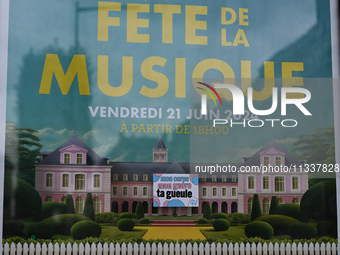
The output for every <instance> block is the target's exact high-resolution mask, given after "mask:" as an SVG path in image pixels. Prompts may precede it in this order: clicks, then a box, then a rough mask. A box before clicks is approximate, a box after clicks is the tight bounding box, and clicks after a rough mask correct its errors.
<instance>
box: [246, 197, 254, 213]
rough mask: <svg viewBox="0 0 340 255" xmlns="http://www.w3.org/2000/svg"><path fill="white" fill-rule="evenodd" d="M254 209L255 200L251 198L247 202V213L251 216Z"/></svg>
mask: <svg viewBox="0 0 340 255" xmlns="http://www.w3.org/2000/svg"><path fill="white" fill-rule="evenodd" d="M252 208H253V198H249V199H248V201H247V213H248V214H251V209H252Z"/></svg>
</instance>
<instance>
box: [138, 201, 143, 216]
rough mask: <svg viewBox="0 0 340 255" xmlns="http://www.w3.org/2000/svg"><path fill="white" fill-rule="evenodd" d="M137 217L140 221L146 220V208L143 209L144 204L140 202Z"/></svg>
mask: <svg viewBox="0 0 340 255" xmlns="http://www.w3.org/2000/svg"><path fill="white" fill-rule="evenodd" d="M136 215H137V218H138V219H142V218H144V208H143V205H142V202H141V201H139V202H138V203H137V207H136Z"/></svg>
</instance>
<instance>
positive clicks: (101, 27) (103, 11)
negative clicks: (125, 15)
mask: <svg viewBox="0 0 340 255" xmlns="http://www.w3.org/2000/svg"><path fill="white" fill-rule="evenodd" d="M109 11H120V3H112V2H102V1H99V2H98V39H97V40H98V41H108V40H109V26H120V19H119V18H117V17H110V16H109Z"/></svg>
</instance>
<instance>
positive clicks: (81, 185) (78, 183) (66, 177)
mask: <svg viewBox="0 0 340 255" xmlns="http://www.w3.org/2000/svg"><path fill="white" fill-rule="evenodd" d="M53 178H54V175H53V174H46V182H45V186H46V188H53V183H54V181H53ZM61 180H62V182H61V187H62V188H69V187H70V174H62V178H61ZM92 180H93V188H100V186H101V185H100V174H94V175H93V177H92ZM85 187H86V176H85V174H75V175H74V190H85Z"/></svg>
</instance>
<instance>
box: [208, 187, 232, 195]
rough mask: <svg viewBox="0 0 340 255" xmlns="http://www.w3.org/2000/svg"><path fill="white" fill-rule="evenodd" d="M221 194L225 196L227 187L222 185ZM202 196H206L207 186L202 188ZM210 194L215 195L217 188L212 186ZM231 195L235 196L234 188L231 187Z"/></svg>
mask: <svg viewBox="0 0 340 255" xmlns="http://www.w3.org/2000/svg"><path fill="white" fill-rule="evenodd" d="M221 195H222V197H226V196H227V188H225V187H224V188H222V189H221ZM202 196H203V197H206V196H208V188H207V187H203V188H202ZM212 196H213V197H217V188H215V187H213V188H212ZM231 196H232V197H236V188H231Z"/></svg>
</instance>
